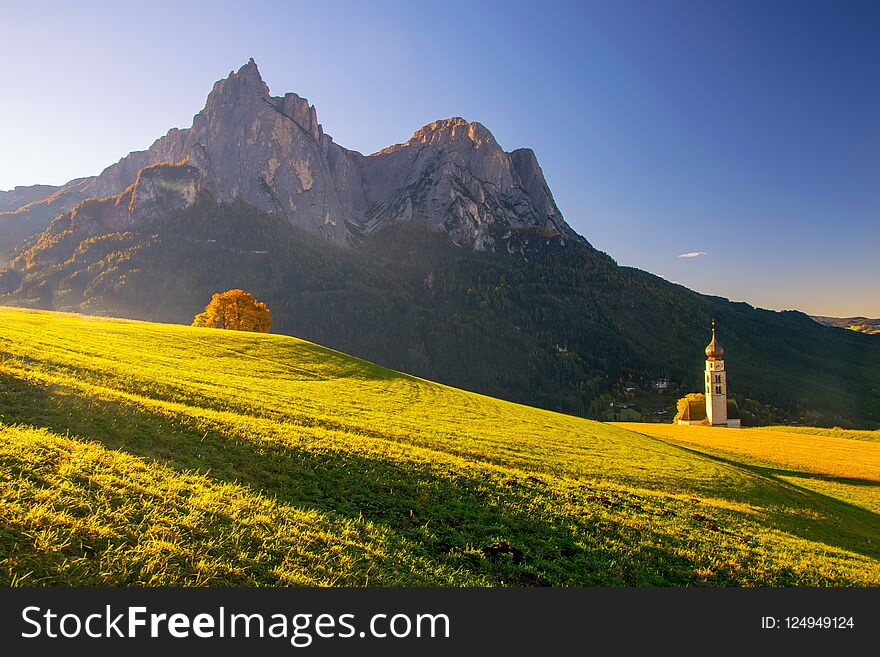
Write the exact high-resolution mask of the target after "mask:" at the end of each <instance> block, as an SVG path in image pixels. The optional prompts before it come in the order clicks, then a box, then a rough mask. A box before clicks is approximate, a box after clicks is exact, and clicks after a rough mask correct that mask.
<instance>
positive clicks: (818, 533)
mask: <svg viewBox="0 0 880 657" xmlns="http://www.w3.org/2000/svg"><path fill="white" fill-rule="evenodd" d="M664 442H665V441H664ZM667 444H669V445H672V446H674V447H677V448H678V449H681V450H684V451H685V452H688V453H690V454H694V455H697V456H700V457H703V458H706V459H709V460H712V461H715V462H717V463H723V464H724V465H728V466H731V467H733V468H736V469H738V470H742V471H745V472H749V473H751V474H753V475H757V476H759V477H762V478H764V479H767V480H770V481H771V482H773V484H774V485H775V486H777V487H779V488H780V489H784V490H787V491H794V492H796V493H798V494H799V495H801V496H803V497H804V498H806V499H807V500H808V501H809V502H810V506H811V507H812V508H813V509H814V510H824V511H825V512H826V513H827V515H828V517H829V520H830V521H831V522H832V524H834V525H837V530H838V531H837V532H834V533H832V532H831V531H829V529H826V528H825V526H824V523H812V522H811V523H809V524H803V523H797V522H793V521H792V520H791V519H790V518H788V517H787V516H782V518H781V519H780V518H778V517H773V521H772V524H770V523H768V526H777V527H779V528H780V529H784V530H785V531H788V532H791V533H794V534H797V535H798V536H801V537H802V538H807V539H810V540H820V541H822V542H824V543H826V544H828V545H834V546H837V547H841V548H844V549H846V550H850V551H852V552H857V553H859V554H863V555H865V556H868V557H872V558H874V559H877V558H880V515H878V514H877V513H875V512H873V511H870V510H868V509H865V508H862V507H860V506H858V505H855V504H851V503H850V502H845V501H843V500H840V499H838V498H836V497H831V496H830V495H825V494H823V493H819V492H816V491H814V490H812V489H810V488H806V487H804V486H799V485H797V484H795V483H793V482H791V481H786V480H785V479H783V478H782V477H790V478H798V479H815V480H818V481H827V482H832V483H838V484H845V485H848V486H865V487H873V488H876V489H877V493H878V495H880V483H878V482H876V481H871V480H870V479H861V478H854V477H834V476H830V475H822V474H817V473H812V472H805V471H803V470H788V469H783V468H776V467H772V466H762V465H753V464H749V463H743V462H741V461H737V460H734V459H732V458H729V457H724V456H718V455H717V454H709V453H706V452H702V451H700V450H698V449H693V448H691V447H684V446H683V445H678V444H675V443H667ZM841 534H843V535H841ZM847 535H849V536H847ZM866 541H867V542H866Z"/></svg>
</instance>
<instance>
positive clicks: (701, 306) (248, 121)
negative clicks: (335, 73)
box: [0, 62, 880, 427]
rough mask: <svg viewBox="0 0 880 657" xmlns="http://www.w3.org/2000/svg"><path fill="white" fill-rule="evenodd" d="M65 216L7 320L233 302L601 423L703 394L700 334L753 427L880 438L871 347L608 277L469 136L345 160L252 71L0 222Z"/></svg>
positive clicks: (10, 300) (778, 317)
mask: <svg viewBox="0 0 880 657" xmlns="http://www.w3.org/2000/svg"><path fill="white" fill-rule="evenodd" d="M98 192H101V194H98ZM90 194H94V195H96V196H95V197H91V196H89V195H90ZM77 198H78V199H79V200H77ZM68 206H69V207H68ZM63 207H68V209H66V210H64V211H63V212H61V213H60V214H57V215H56V216H54V217H53V218H49V219H47V220H45V221H47V222H49V223H48V225H47V226H46V227H45V229H44V230H43V231H42V232H41V233H40V234H39V235H36V236H31V237H29V238H28V239H27V240H26V241H25V242H24V243H22V244H20V245H19V246H17V247H16V253H15V256H14V258H13V259H12V261H11V263H10V266H9V268H7V269H6V270H2V271H0V303H7V304H16V305H25V306H31V307H38V308H47V309H57V310H72V311H78V312H86V313H91V314H104V315H115V316H123V317H130V318H137V319H147V320H154V321H164V322H175V323H189V322H191V321H192V318H193V316H194V315H195V314H196V313H197V312H199V311H201V310H202V309H203V308H204V306H205V304H206V303H207V302H208V300H209V299H210V297H211V294H212V293H213V292H216V291H222V290H225V289H230V288H243V289H247V290H248V291H250V292H252V293H253V294H255V295H256V296H257V297H258V298H260V299H261V300H263V301H266V302H267V303H268V304H269V306H270V308H271V310H272V313H273V317H274V320H275V322H274V325H273V330H276V331H278V332H281V333H288V334H292V335H297V336H300V337H303V338H305V339H309V340H313V341H315V342H318V343H321V344H325V345H328V346H331V347H333V348H337V349H341V350H343V351H346V352H347V353H351V354H353V355H355V356H359V357H362V358H367V359H369V360H372V361H374V362H377V363H379V364H381V365H384V366H387V367H392V368H394V369H398V370H402V371H406V372H409V373H411V374H416V375H418V376H423V377H427V378H432V379H434V380H437V381H440V382H443V383H448V384H451V385H455V386H457V387H460V388H465V389H468V390H473V391H476V392H482V393H485V394H490V395H494V396H498V397H502V398H504V399H508V400H511V401H517V402H523V403H528V404H532V405H536V406H542V407H545V408H550V409H554V410H560V411H564V412H567V413H573V414H578V415H585V416H589V417H595V418H608V419H613V418H614V417H615V416H616V412H617V411H616V410H614V409H618V408H621V406H622V405H626V406H627V407H634V408H630V409H628V410H630V412H631V413H636V414H637V415H640V416H642V417H644V418H646V419H647V418H655V419H656V418H662V417H667V416H665V415H664V412H665V411H666V409H669V408H672V407H674V400H675V397H676V396H677V395H678V394H680V393H683V392H687V391H691V390H700V389H701V388H702V369H703V349H704V347H705V344H706V342H707V341H708V327H709V326H710V324H711V320H712V319H713V318H715V319H716V320H717V321H718V326H719V334H720V338H721V340H722V342H723V343H724V345H725V347H726V348H727V350H728V357H729V361H728V367H729V370H730V381H729V385H730V390H731V394H732V395H733V396H734V397H736V399H737V400H738V401H739V403H740V407H741V410H742V411H743V415H744V420H745V421H746V422H751V423H753V424H755V423H766V422H779V421H785V422H799V423H810V424H823V425H835V424H839V425H841V426H852V427H874V426H878V425H880V339H878V338H877V337H876V336H870V335H863V334H859V333H855V332H848V333H843V332H840V331H837V330H835V329H833V328H829V327H825V326H821V325H820V324H817V323H816V322H815V321H813V320H812V319H810V318H809V317H808V316H806V315H804V314H802V313H797V312H785V313H777V312H771V311H767V310H761V309H756V308H753V307H751V306H749V305H748V304H744V303H731V302H730V301H728V300H726V299H721V298H718V297H709V296H704V295H700V294H697V293H695V292H693V291H691V290H688V289H686V288H684V287H682V286H679V285H675V284H672V283H669V282H666V281H664V280H662V279H660V278H658V277H656V276H653V275H651V274H649V273H647V272H643V271H640V270H637V269H632V268H627V267H620V266H618V265H617V264H616V263H615V262H614V261H613V260H612V259H611V258H610V257H609V256H607V255H606V254H604V253H601V252H600V251H597V250H596V249H594V248H593V247H592V246H591V245H590V244H589V242H587V240H585V239H584V238H582V237H580V236H578V235H577V234H575V233H574V232H573V231H572V229H571V228H570V227H569V226H568V225H567V224H566V223H565V221H564V219H563V218H562V216H561V215H560V214H559V211H558V209H557V208H556V205H555V203H554V202H553V198H552V195H551V193H550V191H549V188H548V186H547V183H546V181H545V180H544V177H543V174H542V173H541V169H540V167H539V166H538V164H537V160H536V158H535V156H534V154H533V153H532V152H531V151H528V150H518V151H513V152H511V153H507V152H505V151H504V150H503V149H501V147H500V146H499V145H498V144H497V143H496V142H495V140H494V139H493V138H492V136H491V134H490V133H489V132H488V130H486V129H485V128H484V127H483V126H481V125H479V124H476V123H467V122H465V121H463V120H462V119H447V120H444V121H438V122H436V123H432V124H430V125H428V126H426V127H425V128H423V129H422V130H419V131H417V132H416V133H415V135H414V136H413V138H412V139H410V140H409V141H407V142H405V143H403V144H399V145H396V146H392V147H389V148H387V149H384V150H382V151H379V152H378V153H375V154H373V155H370V156H363V155H361V154H359V153H355V152H354V151H348V150H346V149H344V148H342V147H340V146H338V145H336V144H334V143H333V142H332V140H331V139H330V138H329V137H328V136H327V135H326V134H325V133H324V132H323V128H322V127H321V125H320V124H318V122H317V116H316V112H315V110H314V108H313V107H312V106H310V105H309V104H308V103H307V102H306V101H305V100H303V99H301V98H300V97H299V96H296V95H295V94H287V95H286V96H283V97H272V96H270V95H269V93H268V89H267V88H266V85H265V83H263V81H262V79H261V78H260V76H259V72H258V71H257V68H256V65H255V64H254V63H253V62H249V63H248V64H247V65H246V66H245V67H243V68H242V69H241V70H240V71H238V72H237V73H232V74H230V76H229V78H227V79H225V80H222V81H220V82H218V83H217V84H216V85H215V86H214V89H213V91H212V92H211V94H210V96H209V97H208V102H207V103H206V106H205V109H204V110H203V111H202V112H200V113H199V114H198V115H197V116H196V117H195V119H194V120H193V126H192V127H191V128H189V129H187V130H172V131H170V132H169V133H168V134H167V135H166V136H165V137H163V138H161V139H160V140H158V141H157V142H156V143H155V144H154V145H153V146H152V147H151V149H149V150H148V151H143V152H140V153H133V154H131V155H129V156H128V157H127V158H124V159H123V160H121V161H120V162H119V163H117V164H116V165H113V166H112V167H109V168H108V169H106V170H105V171H104V172H103V173H102V174H101V175H100V176H97V177H95V178H92V179H83V180H80V181H74V182H73V183H71V184H69V185H68V186H65V187H62V188H60V189H59V190H57V191H55V192H53V193H52V194H51V195H50V196H48V197H46V198H44V199H41V200H38V201H36V202H33V203H31V204H30V205H26V206H24V207H23V208H20V209H19V210H17V211H16V212H15V213H14V214H11V215H5V217H4V218H3V219H0V221H3V220H6V221H8V220H10V218H14V219H15V220H16V221H20V222H25V223H26V222H28V221H35V222H36V224H39V223H40V222H43V221H44V220H43V219H40V217H45V216H46V214H47V213H49V212H51V211H54V209H55V208H63ZM36 224H33V225H36ZM666 378H668V379H669V380H670V386H669V388H668V389H667V390H666V391H665V392H661V393H657V392H654V390H653V386H652V384H651V382H652V381H653V380H655V379H666ZM633 389H635V392H633ZM633 394H634V395H635V398H634V399H633Z"/></svg>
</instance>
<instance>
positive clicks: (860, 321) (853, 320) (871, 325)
mask: <svg viewBox="0 0 880 657" xmlns="http://www.w3.org/2000/svg"><path fill="white" fill-rule="evenodd" d="M811 317H812V318H813V319H815V320H816V321H817V322H819V323H820V324H824V325H825V326H836V327H837V328H843V329H849V330H850V331H858V332H859V333H871V334H874V333H880V319H869V318H867V317H825V316H824V315H811Z"/></svg>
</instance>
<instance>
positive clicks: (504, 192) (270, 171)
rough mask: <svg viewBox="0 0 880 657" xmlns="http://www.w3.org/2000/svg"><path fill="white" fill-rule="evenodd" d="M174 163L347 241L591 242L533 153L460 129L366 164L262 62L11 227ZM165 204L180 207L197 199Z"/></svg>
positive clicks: (203, 183)
mask: <svg viewBox="0 0 880 657" xmlns="http://www.w3.org/2000/svg"><path fill="white" fill-rule="evenodd" d="M162 163H176V164H178V165H183V164H185V165H186V166H187V170H186V174H185V177H186V178H187V180H188V181H189V182H188V184H191V185H195V187H197V188H198V189H199V190H203V191H206V192H209V193H210V194H212V195H213V196H214V197H215V198H216V199H217V200H218V201H220V202H231V201H244V202H246V203H248V204H250V205H253V206H254V207H256V208H258V209H259V210H262V211H265V212H269V213H273V214H278V215H281V216H283V217H285V218H286V219H287V220H288V221H289V222H290V223H291V224H293V225H296V226H299V227H302V228H305V229H306V230H309V231H311V232H314V233H318V234H320V235H322V236H324V237H326V238H328V239H331V240H333V241H336V242H346V241H349V240H357V239H358V238H360V237H362V236H364V235H366V234H369V233H372V232H374V231H376V230H378V229H380V228H382V227H383V226H386V225H388V224H389V223H392V222H398V221H408V220H416V221H421V222H424V223H425V224H427V225H428V226H430V227H431V228H432V229H434V230H437V231H443V232H446V233H448V234H449V235H450V237H451V238H452V239H453V240H454V241H456V242H457V243H459V244H462V245H467V246H470V247H472V248H475V249H492V248H494V247H495V238H494V237H493V235H497V234H498V231H497V229H498V228H527V227H538V228H542V229H546V230H549V231H552V232H553V233H556V234H559V235H561V236H563V237H564V238H569V239H582V238H580V237H579V236H578V235H577V234H576V233H575V232H574V231H573V230H572V229H571V228H570V227H569V226H568V224H566V223H565V220H564V219H563V218H562V215H561V213H560V212H559V209H558V208H557V207H556V204H555V202H554V201H553V196H552V194H551V193H550V190H549V188H548V186H547V183H546V181H545V180H544V176H543V173H542V172H541V168H540V167H539V166H538V162H537V159H536V158H535V154H534V153H533V152H532V151H531V150H528V149H521V150H517V151H513V152H512V153H507V152H505V151H504V150H503V149H502V148H501V147H500V146H499V145H498V143H497V142H496V141H495V139H494V137H493V136H492V134H491V133H490V132H489V131H488V130H487V129H486V128H485V127H484V126H482V125H480V124H479V123H469V122H467V121H465V120H464V119H461V118H451V119H445V120H442V121H437V122H434V123H431V124H429V125H426V126H425V127H423V128H422V129H421V130H419V131H417V132H416V133H415V134H414V135H413V137H412V138H411V139H410V140H409V141H407V142H405V143H403V144H397V145H394V146H391V147H389V148H386V149H384V150H382V151H379V152H378V153H374V154H373V155H370V156H364V155H362V154H360V153H357V152H355V151H350V150H347V149H345V148H343V147H341V146H339V145H337V144H335V143H334V142H333V140H332V138H331V137H330V136H328V135H326V134H325V133H324V131H323V129H322V127H321V125H320V124H319V123H318V117H317V113H316V111H315V108H314V107H313V106H310V105H309V103H308V101H307V100H305V99H303V98H300V97H299V96H298V95H296V94H292V93H291V94H287V95H285V96H283V97H273V96H271V95H270V93H269V88H268V87H267V86H266V84H265V82H263V80H262V78H261V76H260V73H259V71H258V69H257V66H256V64H255V63H254V61H253V60H250V61H249V62H248V63H247V64H246V65H245V66H243V67H242V68H241V69H240V70H239V71H238V72H235V73H230V75H229V77H228V78H226V79H224V80H221V81H219V82H217V83H216V84H215V85H214V89H213V90H212V91H211V93H210V95H209V96H208V100H207V103H206V105H205V108H204V109H203V110H202V111H201V112H199V113H198V114H197V115H196V116H195V117H194V119H193V125H192V127H191V128H188V129H184V130H178V129H176V128H175V129H172V130H170V131H169V132H168V133H167V134H166V135H165V136H164V137H162V138H160V139H159V140H157V141H156V142H155V143H154V144H153V145H152V146H151V147H150V148H149V149H148V150H146V151H138V152H135V153H131V154H130V155H128V156H127V157H125V158H123V159H122V160H120V161H119V162H118V163H116V164H114V165H112V166H110V167H108V168H107V169H105V170H104V171H103V172H102V173H101V174H100V175H99V176H96V177H94V178H87V179H80V180H76V181H72V182H71V183H69V184H68V185H66V186H64V187H62V188H60V189H46V190H44V191H45V194H46V196H45V197H44V198H40V199H38V200H36V201H35V202H32V203H30V204H29V205H25V206H24V207H21V208H18V209H16V210H15V212H14V214H13V215H11V216H14V217H16V219H17V220H18V221H19V223H20V222H21V221H22V220H26V219H28V218H29V217H32V218H33V220H34V221H35V222H36V223H39V222H40V221H42V222H48V219H49V218H51V217H52V216H55V215H57V214H59V213H62V212H65V211H69V210H73V209H75V208H76V206H77V205H78V204H80V203H81V202H83V201H84V200H86V199H91V198H102V197H119V196H120V195H124V193H125V192H126V190H128V189H129V187H130V186H131V185H133V184H134V183H135V182H136V181H138V180H139V176H141V172H142V171H143V170H144V168H145V167H151V166H154V165H157V164H162ZM166 174H167V175H169V176H170V177H171V179H173V180H171V179H170V180H171V182H174V180H177V178H176V177H179V176H180V175H181V170H180V168H179V167H164V168H162V167H160V168H156V169H154V170H152V171H150V173H149V175H148V177H147V178H143V180H142V181H141V185H139V187H141V191H142V192H143V191H144V190H145V189H146V187H145V186H146V185H147V184H148V183H149V184H150V185H153V187H154V188H155V189H159V188H160V187H161V185H160V182H159V180H160V178H161V177H162V176H163V175H166ZM164 189H165V191H166V192H169V193H170V192H173V190H174V187H173V185H170V186H167V185H166V187H165V188H164ZM41 193H42V192H41ZM163 202H164V203H165V204H166V205H168V204H170V206H175V207H177V206H179V205H180V204H181V203H185V202H186V200H185V199H183V198H182V197H181V198H176V199H174V200H173V201H171V200H170V197H169V198H166V199H165V201H163ZM109 205H112V206H113V208H114V209H113V210H112V211H110V210H107V209H106V208H107V207H109ZM101 207H102V208H104V209H102V211H101V213H99V214H100V217H103V219H100V220H99V223H101V225H103V223H106V222H107V221H111V220H110V219H107V217H111V216H112V222H115V223H116V224H118V225H120V226H122V225H125V224H126V222H131V221H137V219H138V217H140V216H144V212H141V211H139V210H137V207H136V206H135V205H132V204H131V203H128V202H126V201H125V200H124V199H121V198H114V199H112V201H111V203H109V204H108V203H104V204H102V205H101ZM158 207H160V208H161V207H162V206H158ZM154 210H155V208H154ZM151 212H153V211H151ZM108 213H109V214H108ZM146 214H149V213H146ZM123 215H124V216H123ZM7 216H10V215H7ZM84 216H85V215H84ZM96 216H97V215H96ZM0 221H2V217H0ZM102 222H103V223H102ZM112 222H111V223H112ZM107 227H108V228H109V227H110V225H109V224H108V225H107ZM39 228H42V226H39ZM35 232H37V231H35Z"/></svg>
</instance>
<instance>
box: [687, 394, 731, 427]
mask: <svg viewBox="0 0 880 657" xmlns="http://www.w3.org/2000/svg"><path fill="white" fill-rule="evenodd" d="M681 419H682V420H685V421H687V422H701V421H703V420H705V419H706V402H705V401H699V400H697V401H694V400H691V401H689V402H688V405H687V408H685V409H684V413H682V414H681ZM727 419H728V420H741V419H742V416H741V415H740V412H739V406H738V405H737V403H736V401H734V400H733V399H728V400H727Z"/></svg>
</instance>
